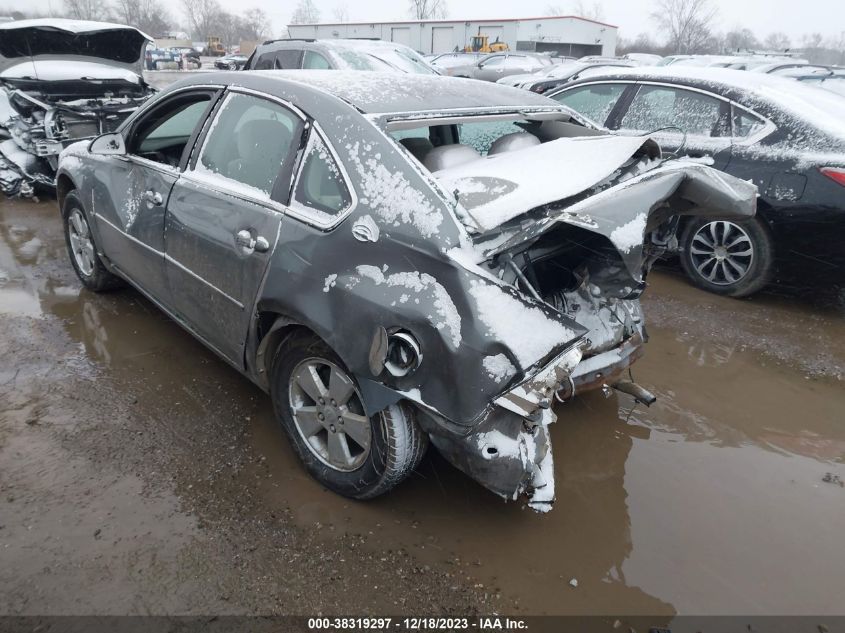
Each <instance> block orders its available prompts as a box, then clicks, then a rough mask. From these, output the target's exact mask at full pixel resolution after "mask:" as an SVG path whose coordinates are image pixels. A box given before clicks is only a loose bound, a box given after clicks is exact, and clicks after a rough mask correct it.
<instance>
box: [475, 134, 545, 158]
mask: <svg viewBox="0 0 845 633" xmlns="http://www.w3.org/2000/svg"><path fill="white" fill-rule="evenodd" d="M535 145H540V139H538V138H537V137H536V136H534V135H533V134H529V133H528V132H514V133H513V134H505V135H504V136H500V137H499V138H497V139H496V140H495V141H493V144H492V145H491V146H490V151H489V152H487V155H488V156H493V155H495V154H503V153H505V152H514V151H516V150H519V149H525V148H526V147H534V146H535Z"/></svg>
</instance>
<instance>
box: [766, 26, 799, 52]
mask: <svg viewBox="0 0 845 633" xmlns="http://www.w3.org/2000/svg"><path fill="white" fill-rule="evenodd" d="M791 45H792V42H790V41H789V37H788V36H787V35H786V33H781V32H780V31H778V32H777V33H769V34H768V35H767V36H766V39H765V40H763V46H765V47H766V48H768V49H769V50H771V51H785V50H786V49H787V48H789V47H790V46H791Z"/></svg>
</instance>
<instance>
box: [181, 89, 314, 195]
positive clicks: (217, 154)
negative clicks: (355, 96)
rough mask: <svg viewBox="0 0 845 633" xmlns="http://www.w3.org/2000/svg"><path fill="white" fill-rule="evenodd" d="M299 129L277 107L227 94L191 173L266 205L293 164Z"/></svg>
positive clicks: (297, 123) (297, 122)
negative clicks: (221, 182)
mask: <svg viewBox="0 0 845 633" xmlns="http://www.w3.org/2000/svg"><path fill="white" fill-rule="evenodd" d="M299 129H300V120H299V118H298V117H296V115H294V114H293V113H292V112H290V111H289V110H287V109H286V108H284V107H283V106H281V105H280V104H278V103H275V102H273V101H269V100H266V99H261V98H259V97H254V96H252V95H244V94H238V93H230V94H229V95H228V96H227V97H226V98H225V100H224V101H223V104H222V105H221V107H220V109H219V110H218V112H217V116H216V117H215V119H214V120H213V121H212V122H211V124H210V127H209V130H210V131H209V132H208V136H207V138H206V140H205V142H204V144H203V148H202V150H201V151H200V155H199V159H198V160H197V163H196V167H195V171H196V173H197V174H200V175H206V176H209V175H212V176H216V177H219V178H222V179H225V180H226V181H228V182H229V183H230V184H231V185H232V186H233V189H235V190H240V191H242V192H245V193H249V194H250V195H251V196H253V197H258V198H262V199H264V198H266V199H270V196H271V194H272V192H273V187H274V185H275V182H276V179H277V178H278V177H279V175H280V173H282V172H283V167H285V166H286V163H288V164H289V162H290V161H292V155H293V151H292V150H293V148H294V146H295V145H298V139H299V133H298V130H299ZM288 173H289V172H288ZM288 182H290V180H288ZM238 185H240V187H239V186H238Z"/></svg>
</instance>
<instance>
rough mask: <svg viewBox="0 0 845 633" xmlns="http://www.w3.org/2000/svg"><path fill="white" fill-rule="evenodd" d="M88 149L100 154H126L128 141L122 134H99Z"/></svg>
mask: <svg viewBox="0 0 845 633" xmlns="http://www.w3.org/2000/svg"><path fill="white" fill-rule="evenodd" d="M88 151H89V152H91V153H92V154H99V155H100V156H124V155H125V154H126V143H124V142H123V137H122V136H121V135H120V134H117V133H116V132H112V133H111V134H103V135H102V136H98V137H97V138H95V139H94V140H93V141H91V145H89V146H88Z"/></svg>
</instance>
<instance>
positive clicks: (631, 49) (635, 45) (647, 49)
mask: <svg viewBox="0 0 845 633" xmlns="http://www.w3.org/2000/svg"><path fill="white" fill-rule="evenodd" d="M665 52H666V51H665V47H664V46H662V45H660V44H658V43H657V42H655V41H654V40H653V39H651V37H650V36H649V35H648V33H640V34H639V35H637V37H635V38H634V39H633V40H628V39H623V38H621V37H620V38H617V40H616V54H617V55H626V54H627V53H652V54H654V55H663V54H664V53H665Z"/></svg>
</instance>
